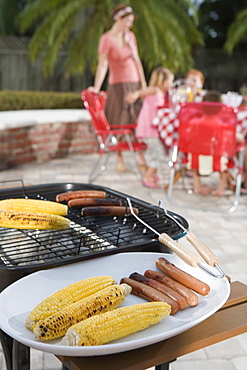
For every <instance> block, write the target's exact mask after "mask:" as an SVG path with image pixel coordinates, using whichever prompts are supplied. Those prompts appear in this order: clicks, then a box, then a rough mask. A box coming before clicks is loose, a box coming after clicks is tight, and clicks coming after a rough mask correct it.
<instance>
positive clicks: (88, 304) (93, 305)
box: [33, 284, 132, 340]
mask: <svg viewBox="0 0 247 370" xmlns="http://www.w3.org/2000/svg"><path fill="white" fill-rule="evenodd" d="M131 290H132V289H131V287H130V286H129V285H127V284H121V285H111V286H108V287H106V288H104V289H102V290H100V291H99V292H97V293H95V294H92V295H90V296H89V297H87V298H84V299H81V300H80V301H78V302H76V303H73V304H71V305H69V306H67V307H65V308H64V309H63V310H61V311H59V312H58V313H56V314H54V315H52V316H49V317H48V318H47V319H45V320H41V321H39V323H38V324H37V326H36V327H35V328H34V330H33V333H34V335H35V337H36V338H37V339H43V340H49V339H55V338H59V337H62V336H63V335H65V334H66V332H67V330H68V329H69V328H70V326H72V325H74V324H76V323H78V322H80V321H82V320H85V319H87V318H88V317H91V316H94V315H97V314H101V313H103V312H107V311H110V310H113V309H114V308H117V307H118V306H120V304H121V303H123V302H124V300H125V297H127V296H128V295H129V294H130V292H131Z"/></svg>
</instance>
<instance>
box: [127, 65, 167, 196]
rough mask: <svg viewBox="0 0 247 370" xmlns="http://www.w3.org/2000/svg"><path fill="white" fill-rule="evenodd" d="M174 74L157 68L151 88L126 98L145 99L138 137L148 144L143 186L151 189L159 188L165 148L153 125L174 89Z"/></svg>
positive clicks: (139, 121) (150, 84)
mask: <svg viewBox="0 0 247 370" xmlns="http://www.w3.org/2000/svg"><path fill="white" fill-rule="evenodd" d="M173 80H174V74H173V73H172V72H171V71H170V70H169V69H166V68H161V67H158V68H155V69H154V70H153V72H152V74H151V78H150V81H149V86H148V87H146V88H144V89H140V90H136V91H135V92H133V93H129V94H128V95H127V97H126V100H127V102H128V103H133V102H135V101H136V100H137V99H139V98H143V105H142V108H141V111H140V113H139V116H138V119H137V128H136V137H137V138H138V139H141V140H143V141H144V142H145V143H146V144H147V147H148V148H147V150H146V152H145V158H146V162H147V165H148V168H147V170H146V172H145V173H144V175H143V185H144V186H146V187H149V188H154V189H155V188H159V185H158V178H157V170H158V168H159V165H160V160H161V158H163V157H164V147H163V144H162V142H161V140H160V138H159V134H158V131H157V129H156V128H155V127H153V125H152V121H153V118H154V116H155V113H156V111H157V107H158V106H163V105H164V102H165V93H167V92H168V91H169V89H170V88H171V87H172V84H173Z"/></svg>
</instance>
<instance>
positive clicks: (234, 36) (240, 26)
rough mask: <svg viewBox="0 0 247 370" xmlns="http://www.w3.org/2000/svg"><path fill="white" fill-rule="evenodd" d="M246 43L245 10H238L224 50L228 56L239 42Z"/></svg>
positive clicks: (246, 21) (246, 15) (246, 24)
mask: <svg viewBox="0 0 247 370" xmlns="http://www.w3.org/2000/svg"><path fill="white" fill-rule="evenodd" d="M246 41H247V8H244V9H242V10H240V11H239V12H238V13H237V14H236V17H235V19H234V21H233V23H232V24H231V25H230V27H229V29H228V32H227V39H226V42H225V44H224V48H225V50H226V51H228V52H229V54H231V53H232V51H233V49H234V48H235V47H236V46H237V45H238V44H239V43H241V42H246Z"/></svg>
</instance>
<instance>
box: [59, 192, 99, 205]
mask: <svg viewBox="0 0 247 370" xmlns="http://www.w3.org/2000/svg"><path fill="white" fill-rule="evenodd" d="M76 198H106V192H105V191H101V190H75V191H68V192H66V193H60V194H57V196H56V201H57V202H58V203H60V202H68V201H69V200H70V199H76Z"/></svg>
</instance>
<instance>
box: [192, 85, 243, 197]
mask: <svg viewBox="0 0 247 370" xmlns="http://www.w3.org/2000/svg"><path fill="white" fill-rule="evenodd" d="M203 101H210V102H218V103H220V102H222V99H221V93H220V92H219V91H217V90H211V91H208V92H207V93H206V94H205V96H204V97H203ZM215 108H216V109H217V108H218V107H215ZM243 141H244V136H243V135H242V134H241V133H236V143H237V144H238V143H242V142H243ZM228 177H229V172H228V171H227V170H226V171H223V172H221V173H220V181H219V184H218V186H217V188H216V189H215V190H213V189H212V188H211V187H209V186H205V185H202V184H201V177H200V174H199V172H198V171H197V170H193V185H194V192H195V193H196V194H202V195H207V194H209V193H211V194H212V195H214V196H222V195H224V192H225V190H226V188H227V183H228Z"/></svg>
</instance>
